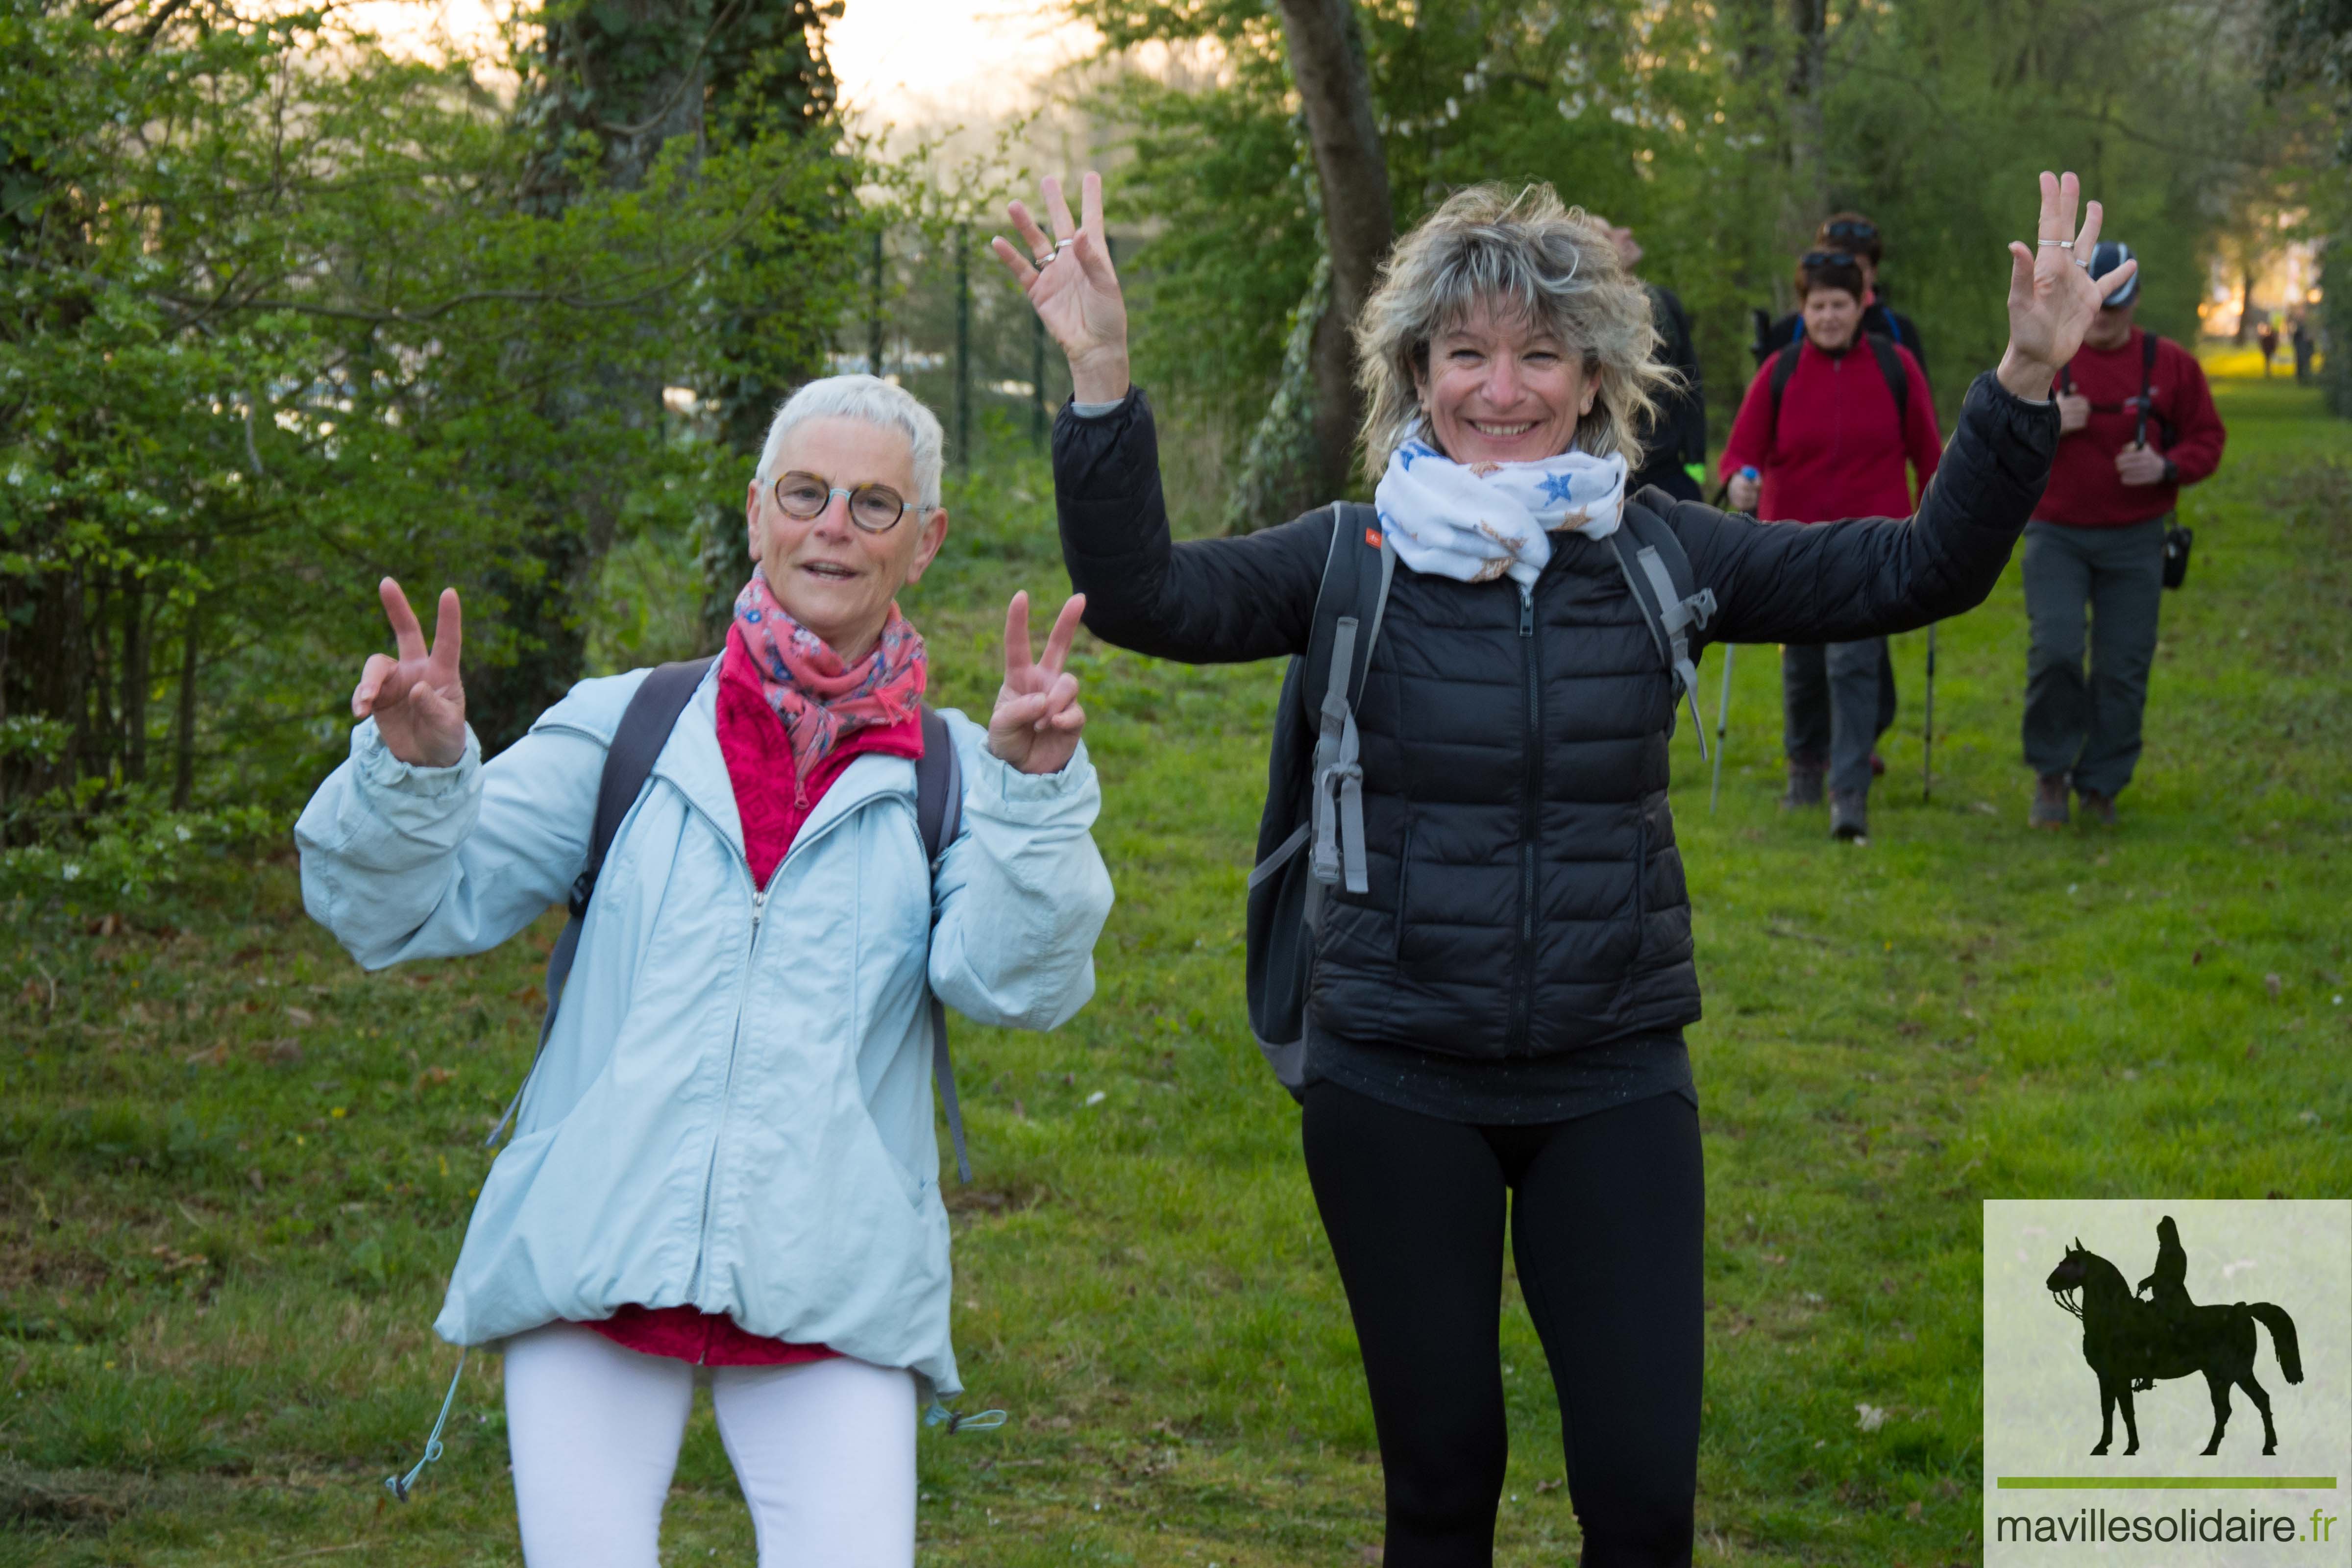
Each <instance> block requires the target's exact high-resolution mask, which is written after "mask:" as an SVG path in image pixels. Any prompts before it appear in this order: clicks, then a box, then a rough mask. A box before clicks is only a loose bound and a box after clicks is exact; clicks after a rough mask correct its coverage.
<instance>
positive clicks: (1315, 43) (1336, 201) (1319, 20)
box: [1281, 0, 1396, 495]
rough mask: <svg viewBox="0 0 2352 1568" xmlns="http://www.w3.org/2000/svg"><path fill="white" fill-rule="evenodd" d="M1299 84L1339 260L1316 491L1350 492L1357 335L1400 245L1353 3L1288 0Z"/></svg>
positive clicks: (1286, 34) (1318, 340)
mask: <svg viewBox="0 0 2352 1568" xmlns="http://www.w3.org/2000/svg"><path fill="white" fill-rule="evenodd" d="M1281 5H1282V19H1283V38H1284V42H1285V45H1286V52H1287V54H1288V57H1289V61H1290V76H1291V79H1292V80H1293V81H1294V82H1296V83H1297V87H1298V97H1299V102H1300V104H1301V106H1302V107H1303V109H1304V110H1305V111H1306V116H1307V140H1308V142H1310V143H1311V144H1312V146H1313V148H1314V152H1315V174H1316V179H1317V183H1318V185H1319V186H1320V188H1321V190H1322V194H1323V234H1324V239H1325V242H1326V244H1327V245H1328V247H1329V249H1330V254H1331V308H1330V309H1329V310H1327V311H1326V312H1325V313H1324V316H1323V319H1322V321H1318V323H1317V324H1316V329H1315V339H1314V344H1313V349H1312V353H1313V356H1314V371H1315V418H1314V426H1315V447H1316V454H1315V468H1316V470H1317V471H1316V475H1315V479H1316V490H1317V493H1318V494H1320V495H1335V494H1337V493H1339V491H1341V490H1343V489H1346V488H1347V482H1348V459H1349V454H1350V453H1351V452H1352V450H1353V449H1354V446H1355V437H1356V431H1357V428H1358V427H1359V426H1360V425H1361V424H1362V423H1363V404H1362V398H1361V394H1360V392H1359V390H1358V388H1357V385H1356V355H1355V342H1354V337H1353V328H1354V326H1355V321H1356V315H1357V312H1358V311H1360V310H1362V309H1363V305H1364V300H1366V299H1367V298H1369V297H1370V294H1371V291H1372V285H1373V284H1374V282H1375V281H1376V280H1377V279H1378V277H1379V273H1380V266H1381V259H1382V258H1384V257H1386V256H1387V255H1388V249H1389V245H1390V243H1391V241H1392V240H1393V239H1394V238H1395V237H1396V223H1395V216H1394V214H1393V212H1392V210H1391V206H1390V197H1389V172H1388V160H1387V155H1386V153H1385V152H1384V151H1383V149H1382V147H1381V132H1380V125H1379V122H1378V121H1376V120H1375V119H1374V118H1373V114H1372V80H1371V72H1370V68H1368V67H1367V65H1366V64H1365V60H1364V38H1363V34H1362V32H1361V31H1360V28H1359V26H1358V24H1357V21H1356V8H1355V5H1354V0H1281Z"/></svg>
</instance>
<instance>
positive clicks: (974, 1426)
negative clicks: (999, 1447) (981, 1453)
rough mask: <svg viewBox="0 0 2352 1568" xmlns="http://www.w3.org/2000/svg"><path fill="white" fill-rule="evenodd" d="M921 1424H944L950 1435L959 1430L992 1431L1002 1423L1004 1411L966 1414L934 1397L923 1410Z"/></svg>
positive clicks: (981, 1411) (983, 1411) (982, 1411)
mask: <svg viewBox="0 0 2352 1568" xmlns="http://www.w3.org/2000/svg"><path fill="white" fill-rule="evenodd" d="M923 1425H924V1426H944V1427H946V1428H947V1429H948V1436H950V1437H952V1436H955V1435H956V1434H957V1433H959V1432H993V1431H995V1430H996V1429H997V1428H998V1427H999V1426H1003V1425H1004V1412H1003V1411H1002V1410H980V1411H974V1412H973V1413H972V1414H971V1415H965V1414H964V1413H963V1412H962V1411H961V1410H950V1409H949V1408H948V1407H947V1406H946V1405H942V1404H940V1402H939V1401H938V1400H936V1399H934V1400H932V1401H931V1407H930V1408H929V1410H926V1411H924V1412H923Z"/></svg>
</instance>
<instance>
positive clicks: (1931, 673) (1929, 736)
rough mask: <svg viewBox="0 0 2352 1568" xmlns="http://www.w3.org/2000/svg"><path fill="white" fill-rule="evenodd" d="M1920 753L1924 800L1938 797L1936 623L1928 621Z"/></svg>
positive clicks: (1921, 793) (1921, 797)
mask: <svg viewBox="0 0 2352 1568" xmlns="http://www.w3.org/2000/svg"><path fill="white" fill-rule="evenodd" d="M1919 738H1920V742H1921V745H1920V755H1921V758H1922V764H1921V765H1922V767H1923V768H1924V769H1925V772H1926V778H1925V780H1924V782H1923V783H1922V784H1921V785H1920V789H1919V798H1920V800H1921V801H1922V802H1927V801H1932V800H1934V799H1935V798H1936V623H1935V622H1933V621H1929V622H1928V623H1927V719H1926V721H1925V722H1924V724H1923V725H1922V726H1921V729H1920V737H1919Z"/></svg>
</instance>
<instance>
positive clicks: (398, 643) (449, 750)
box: [352, 577, 466, 768]
mask: <svg viewBox="0 0 2352 1568" xmlns="http://www.w3.org/2000/svg"><path fill="white" fill-rule="evenodd" d="M376 593H377V595H378V596H380V597H381V598H382V599H383V614H384V618H385V619H386V620H388V621H390V622H391V623H392V637H393V644H394V647H397V648H398V649H399V650H400V657H398V658H386V657H385V656H384V655H383V654H380V653H372V654H370V655H368V661H367V663H366V665H365V666H364V667H363V668H362V669H361V670H360V683H359V685H358V686H357V687H356V688H354V689H352V718H354V719H367V718H373V719H374V720H375V727H376V730H377V731H378V732H379V733H380V734H382V735H383V743H384V746H385V747H386V749H388V750H389V751H390V752H392V754H393V755H394V756H395V757H398V758H399V759H400V760H401V761H402V762H404V763H408V764H409V765H410V766H411V767H419V768H446V767H449V766H451V765H452V764H454V763H457V761H458V760H459V759H460V758H462V757H464V756H465V754H466V689H465V687H464V686H463V685H462V684H460V683H459V681H458V679H457V653H458V650H459V648H460V647H463V646H464V643H465V635H464V628H463V626H462V625H461V624H460V617H459V615H458V610H457V589H455V588H444V589H442V590H441V617H440V621H439V623H438V624H437V625H436V626H435V627H434V628H433V647H432V649H431V651H430V652H427V651H426V649H425V628H424V627H423V626H418V625H417V624H416V612H415V611H414V610H412V609H410V608H409V607H408V595H405V594H404V593H402V592H401V591H400V584H397V583H395V582H394V581H393V580H392V579H391V578H389V577H386V578H385V579H384V580H383V582H381V583H379V584H376Z"/></svg>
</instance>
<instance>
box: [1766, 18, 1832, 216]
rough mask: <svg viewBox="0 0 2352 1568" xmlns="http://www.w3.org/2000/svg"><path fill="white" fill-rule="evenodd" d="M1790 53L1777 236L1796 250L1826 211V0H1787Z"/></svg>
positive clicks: (1827, 55) (1826, 213) (1828, 203)
mask: <svg viewBox="0 0 2352 1568" xmlns="http://www.w3.org/2000/svg"><path fill="white" fill-rule="evenodd" d="M1789 28H1790V33H1791V34H1792V35H1793V37H1792V39H1791V43H1792V44H1793V46H1794V53H1793V56H1792V58H1790V62H1789V79H1788V87H1787V94H1788V105H1789V121H1788V123H1789V179H1788V183H1787V184H1784V185H1782V186H1781V188H1780V222H1779V226H1778V227H1779V234H1778V238H1779V239H1780V248H1781V249H1782V250H1784V251H1787V252H1788V253H1789V254H1790V255H1791V256H1795V255H1798V254H1800V253H1801V252H1802V251H1804V250H1805V249H1806V248H1807V247H1810V246H1811V244H1812V241H1813V235H1814V232H1815V231H1816V230H1817V229H1819V228H1820V226H1821V222H1822V218H1824V217H1826V216H1829V210H1830V191H1829V174H1828V171H1827V169H1826V167H1825V166H1824V163H1823V158H1822V153H1823V146H1824V142H1825V140H1826V137H1825V132H1824V131H1823V128H1822V77H1823V75H1824V73H1825V70H1826V68H1827V65H1828V62H1829V6H1828V0H1789Z"/></svg>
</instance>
